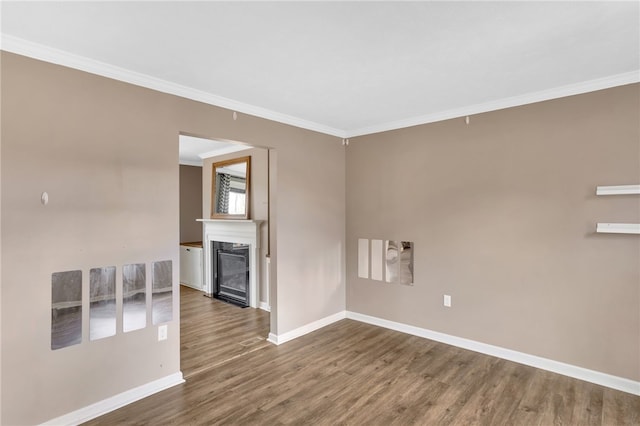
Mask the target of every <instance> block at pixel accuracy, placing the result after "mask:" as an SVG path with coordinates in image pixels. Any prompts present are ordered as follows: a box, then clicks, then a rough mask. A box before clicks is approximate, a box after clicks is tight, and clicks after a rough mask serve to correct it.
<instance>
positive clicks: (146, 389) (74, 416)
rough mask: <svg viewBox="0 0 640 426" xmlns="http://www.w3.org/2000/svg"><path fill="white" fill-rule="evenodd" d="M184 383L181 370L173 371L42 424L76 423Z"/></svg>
mask: <svg viewBox="0 0 640 426" xmlns="http://www.w3.org/2000/svg"><path fill="white" fill-rule="evenodd" d="M181 383H184V378H183V377H182V372H178V373H174V374H171V375H169V376H166V377H163V378H161V379H158V380H154V381H153V382H150V383H147V384H144V385H142V386H138V387H136V388H133V389H130V390H128V391H125V392H122V393H119V394H117V395H114V396H112V397H111V398H107V399H103V400H102V401H99V402H96V403H95V404H91V405H89V406H86V407H84V408H81V409H79V410H75V411H72V412H71V413H68V414H65V415H63V416H60V417H56V418H55V419H51V420H49V421H47V422H45V423H42V424H43V425H58V426H59V425H78V424H80V423H84V422H87V421H89V420H91V419H95V418H96V417H100V416H102V415H104V414H107V413H109V412H111V411H114V410H117V409H118V408H120V407H124V406H125V405H128V404H131V403H132V402H135V401H138V400H140V399H142V398H146V397H148V396H150V395H153V394H154V393H157V392H160V391H163V390H165V389H169V388H170V387H173V386H176V385H179V384H181Z"/></svg>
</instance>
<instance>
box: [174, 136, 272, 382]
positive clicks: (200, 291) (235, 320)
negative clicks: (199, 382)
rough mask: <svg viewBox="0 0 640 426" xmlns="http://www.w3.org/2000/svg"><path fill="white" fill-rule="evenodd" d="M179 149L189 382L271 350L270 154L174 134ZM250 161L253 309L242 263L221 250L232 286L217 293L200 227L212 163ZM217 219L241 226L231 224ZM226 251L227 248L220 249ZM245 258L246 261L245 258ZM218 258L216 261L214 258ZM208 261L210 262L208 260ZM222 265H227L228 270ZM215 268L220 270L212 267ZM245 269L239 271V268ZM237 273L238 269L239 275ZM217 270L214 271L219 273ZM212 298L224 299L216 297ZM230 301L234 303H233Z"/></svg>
mask: <svg viewBox="0 0 640 426" xmlns="http://www.w3.org/2000/svg"><path fill="white" fill-rule="evenodd" d="M179 152H180V186H179V187H180V328H181V333H180V336H181V337H180V340H181V342H180V348H181V349H180V352H181V353H180V359H181V361H180V367H181V370H182V372H183V375H184V377H185V378H186V379H188V378H189V377H191V376H193V375H195V374H198V373H200V372H203V371H207V370H209V369H211V368H215V367H216V366H218V365H220V363H222V362H225V361H226V360H228V359H231V358H235V357H237V356H241V355H242V354H244V353H249V352H253V351H254V350H257V349H260V348H262V347H266V346H269V345H270V343H268V342H267V340H266V339H267V337H268V335H269V332H270V323H271V318H270V316H271V314H270V311H271V306H270V279H269V277H270V275H271V273H270V271H269V267H270V262H269V261H270V250H269V249H270V235H269V233H270V226H269V225H270V224H269V219H270V209H271V208H272V206H271V203H270V192H271V183H270V167H271V165H270V153H271V151H270V150H269V149H268V148H263V147H254V146H250V145H246V144H243V143H240V142H233V141H226V140H214V139H207V138H201V137H195V136H191V135H185V134H181V135H180V136H179ZM247 156H250V157H251V163H250V164H251V174H250V176H251V186H250V192H249V193H248V194H247V195H246V196H247V197H248V198H249V200H248V203H249V218H248V221H253V222H258V223H259V224H260V225H259V227H258V236H257V238H258V240H259V241H260V244H259V245H258V246H259V247H258V248H257V249H256V250H255V254H252V256H254V258H255V260H254V263H255V266H256V274H255V275H256V280H257V285H256V291H255V293H256V294H255V296H254V297H255V299H254V302H253V305H252V306H255V309H253V308H247V309H242V308H241V307H239V306H237V305H244V306H246V305H248V300H249V294H248V293H247V292H246V291H244V294H243V289H242V288H239V287H242V286H241V283H240V278H243V277H244V278H245V281H246V276H247V272H248V271H247V263H248V260H245V263H244V268H241V267H240V266H241V263H242V262H240V261H239V260H241V259H240V257H239V253H240V252H238V253H236V252H233V253H231V254H229V253H227V252H228V250H223V253H222V260H223V261H224V262H223V270H222V273H223V274H226V275H229V276H228V278H229V279H230V281H229V282H228V283H227V284H228V285H227V284H225V285H223V289H222V292H220V291H219V290H220V289H216V288H214V285H215V282H216V281H215V280H216V278H217V277H216V276H214V274H215V271H214V268H213V266H214V265H213V264H212V263H213V262H211V263H210V264H209V265H207V261H208V260H207V259H208V258H207V256H211V254H210V253H211V251H212V250H210V249H209V248H210V247H208V246H207V244H208V243H207V236H206V235H205V232H203V224H206V223H207V221H208V222H212V220H211V217H212V211H211V209H212V196H214V195H213V194H214V191H215V190H214V188H213V185H214V184H215V183H214V182H215V179H214V178H213V175H212V171H213V167H212V165H213V164H214V163H216V162H222V161H227V160H232V159H234V158H240V157H247ZM215 221H216V222H217V221H224V222H226V223H230V222H241V221H239V220H236V219H216V220H215ZM223 248H227V246H226V245H225V246H224V247H223ZM247 258H248V256H247ZM216 259H217V258H216ZM209 260H211V259H209ZM225 265H226V267H225ZM215 266H217V265H215ZM241 269H242V271H240V270H241ZM238 271H240V272H238ZM218 273H219V272H218ZM214 293H217V295H218V296H220V295H222V296H223V297H218V298H213V297H212V296H213V295H214ZM203 296H207V297H203ZM228 302H232V303H231V304H230V303H228Z"/></svg>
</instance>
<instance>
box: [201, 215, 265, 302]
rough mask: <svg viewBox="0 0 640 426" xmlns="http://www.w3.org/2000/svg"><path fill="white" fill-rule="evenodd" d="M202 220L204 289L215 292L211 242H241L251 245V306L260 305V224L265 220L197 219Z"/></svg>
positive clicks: (208, 293)
mask: <svg viewBox="0 0 640 426" xmlns="http://www.w3.org/2000/svg"><path fill="white" fill-rule="evenodd" d="M196 221H198V222H202V248H203V255H204V282H205V285H204V290H205V292H206V293H207V295H209V296H211V295H212V294H213V282H212V274H211V270H212V269H211V268H212V265H211V243H212V242H213V241H219V242H223V243H241V244H248V245H249V306H251V307H252V308H257V307H258V277H259V276H260V272H259V271H258V256H259V250H260V226H261V225H262V223H263V222H264V220H250V219H238V220H236V219H196Z"/></svg>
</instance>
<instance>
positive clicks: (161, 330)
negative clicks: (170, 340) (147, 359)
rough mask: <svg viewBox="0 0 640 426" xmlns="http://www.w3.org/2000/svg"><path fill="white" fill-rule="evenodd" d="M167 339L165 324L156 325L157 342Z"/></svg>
mask: <svg viewBox="0 0 640 426" xmlns="http://www.w3.org/2000/svg"><path fill="white" fill-rule="evenodd" d="M162 340H167V324H163V325H161V326H159V327H158V342H160V341H162Z"/></svg>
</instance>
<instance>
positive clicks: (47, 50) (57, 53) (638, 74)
mask: <svg viewBox="0 0 640 426" xmlns="http://www.w3.org/2000/svg"><path fill="white" fill-rule="evenodd" d="M0 49H1V50H4V51H7V52H12V53H16V54H19V55H23V56H28V57H30V58H34V59H39V60H41V61H45V62H50V63H54V64H58V65H62V66H66V67H70V68H74V69H78V70H81V71H85V72H88V73H91V74H96V75H100V76H103V77H108V78H112V79H115V80H119V81H123V82H126V83H130V84H134V85H137V86H141V87H146V88H148V89H152V90H157V91H159V92H163V93H168V94H171V95H176V96H180V97H183V98H187V99H191V100H194V101H198V102H203V103H206V104H209V105H214V106H217V107H221V108H226V109H229V110H231V111H237V112H241V113H244V114H248V115H253V116H256V117H260V118H264V119H267V120H271V121H275V122H279V123H283V124H288V125H291V126H295V127H299V128H303V129H307V130H312V131H315V132H319V133H324V134H327V135H331V136H336V137H339V138H343V139H344V138H353V137H356V136H365V135H369V134H374V133H381V132H387V131H390V130H398V129H402V128H406V127H413V126H419V125H422V124H428V123H434V122H437V121H444V120H450V119H452V118H458V117H464V116H467V115H475V114H481V113H485V112H491V111H496V110H500V109H505V108H512V107H517V106H522V105H527V104H532V103H536V102H542V101H547V100H551V99H558V98H562V97H566V96H573V95H579V94H582V93H588V92H593V91H596V90H602V89H608V88H611V87H616V86H623V85H625V84H632V83H638V82H640V70H635V71H630V72H627V73H623V74H617V75H613V76H609V77H604V78H599V79H595V80H589V81H585V82H581V83H575V84H569V85H566V86H561V87H557V88H554V89H549V90H543V91H540V92H534V93H528V94H524V95H520V96H513V97H509V98H503V99H498V100H495V101H491V102H485V103H482V104H476V105H471V106H468V107H463V108H456V109H451V110H448V111H442V112H437V113H433V114H426V115H421V116H418V117H412V118H407V119H402V120H397V121H392V122H388V123H382V124H376V125H373V126H366V127H362V128H359V129H351V130H348V129H347V130H342V129H337V128H334V127H330V126H326V125H323V124H320V123H315V122H312V121H308V120H304V119H301V118H298V117H293V116H290V115H287V114H282V113H279V112H276V111H271V110H269V109H266V108H261V107H257V106H253V105H249V104H245V103H242V102H238V101H234V100H232V99H228V98H225V97H222V96H216V95H213V94H211V93H207V92H204V91H201V90H196V89H192V88H190V87H186V86H182V85H179V84H175V83H172V82H169V81H166V80H162V79H159V78H155V77H151V76H149V75H146V74H142V73H138V72H135V71H131V70H127V69H124V68H120V67H116V66H113V65H109V64H106V63H104V62H100V61H96V60H93V59H89V58H86V57H83V56H79V55H74V54H72V53H68V52H65V51H62V50H59V49H55V48H52V47H49V46H44V45H42V44H38V43H33V42H31V41H28V40H24V39H21V38H18V37H14V36H11V35H6V34H1V35H0Z"/></svg>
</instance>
